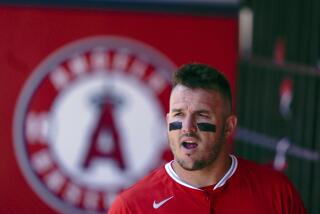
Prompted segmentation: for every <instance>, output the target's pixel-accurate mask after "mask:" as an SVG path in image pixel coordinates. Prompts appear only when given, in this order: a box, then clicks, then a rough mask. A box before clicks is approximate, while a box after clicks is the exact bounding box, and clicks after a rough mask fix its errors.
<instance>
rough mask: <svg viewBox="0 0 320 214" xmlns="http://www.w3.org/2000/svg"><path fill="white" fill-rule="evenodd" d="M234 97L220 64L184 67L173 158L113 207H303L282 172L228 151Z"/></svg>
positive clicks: (172, 122)
mask: <svg viewBox="0 0 320 214" xmlns="http://www.w3.org/2000/svg"><path fill="white" fill-rule="evenodd" d="M231 100H232V98H231V91H230V86H229V83H228V81H227V80H226V78H225V77H224V75H222V74H221V73H220V72H218V71H217V70H215V69H213V68H211V67H209V66H207V65H203V64H187V65H184V66H183V67H181V68H180V69H179V70H178V71H177V72H176V73H175V75H174V85H173V90H172V92H171V96H170V111H169V113H168V114H167V123H168V137H169V144H170V148H171V151H172V152H173V155H174V160H173V161H171V162H170V163H167V164H166V165H165V166H162V167H160V168H159V169H156V170H155V171H153V172H152V173H151V174H150V175H148V176H146V177H145V178H144V179H142V180H141V181H139V182H138V183H137V184H135V185H134V186H132V187H131V188H129V189H128V190H127V191H125V192H123V193H122V194H120V196H118V197H117V199H116V200H115V202H114V203H113V205H112V207H111V208H110V210H109V213H110V214H115V213H117V214H122V213H167V214H170V213H183V214H189V213H190V214H191V213H218V214H224V213H237V214H239V213H240V214H241V213H245V214H256V213H259V214H264V213H265V214H271V213H272V214H274V213H284V214H286V213H294V214H300V213H305V210H304V207H303V204H302V202H301V200H300V198H299V196H298V194H297V192H296V191H295V189H294V188H293V186H292V184H291V183H290V182H289V181H288V179H287V178H286V177H285V176H284V175H282V174H280V173H278V172H276V171H274V170H272V169H269V168H267V167H263V166H259V165H257V164H255V163H253V162H250V161H247V160H244V159H241V158H238V157H235V156H234V155H231V154H229V151H230V149H229V148H228V146H229V144H228V143H226V140H227V138H228V137H229V136H230V135H231V134H232V132H233V131H234V129H235V127H236V124H237V118H236V116H235V115H233V114H232V102H231Z"/></svg>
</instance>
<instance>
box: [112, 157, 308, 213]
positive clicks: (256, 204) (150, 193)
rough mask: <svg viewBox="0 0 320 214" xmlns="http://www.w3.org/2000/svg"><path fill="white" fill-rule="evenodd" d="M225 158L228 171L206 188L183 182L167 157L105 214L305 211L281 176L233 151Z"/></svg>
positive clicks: (297, 197)
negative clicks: (162, 163) (161, 164)
mask: <svg viewBox="0 0 320 214" xmlns="http://www.w3.org/2000/svg"><path fill="white" fill-rule="evenodd" d="M231 158H232V164H231V167H230V169H229V170H228V172H227V173H226V174H225V175H224V177H223V178H222V179H221V180H220V181H219V182H218V183H217V184H216V185H214V186H212V187H210V188H208V187H205V188H196V187H193V186H191V185H190V184H187V183H185V182H184V181H182V180H181V179H180V178H179V177H178V175H177V174H176V173H175V172H174V170H173V168H172V162H170V163H167V164H166V165H165V166H162V167H160V168H159V169H156V170H155V171H153V172H152V173H151V174H150V175H148V176H146V177H145V178H144V179H142V180H141V181H139V182H138V183H136V184H135V185H134V186H132V187H131V188H129V189H128V190H126V191H125V192H123V193H121V194H120V195H119V196H118V197H117V198H116V200H115V202H114V203H113V204H112V206H111V208H110V210H109V214H124V213H126V214H129V213H134V214H137V213H143V214H144V213H165V214H170V213H175V214H176V213H183V214H189V213H190V214H194V213H208V214H211V213H218V214H229V213H230V214H231V213H232V214H234V213H237V214H241V213H243V214H257V213H259V214H264V213H265V214H270V213H272V214H277V213H279V214H280V213H281V214H289V213H290V214H303V213H306V211H305V209H304V206H303V203H302V201H301V200H300V197H299V195H298V193H297V192H296V191H295V189H294V187H293V185H292V184H291V182H290V181H289V180H288V179H287V177H286V176H285V175H283V174H281V173H279V172H277V171H275V170H273V169H270V168H268V167H265V166H260V165H258V164H256V163H253V162H251V161H248V160H244V159H241V158H236V157H235V156H233V155H231Z"/></svg>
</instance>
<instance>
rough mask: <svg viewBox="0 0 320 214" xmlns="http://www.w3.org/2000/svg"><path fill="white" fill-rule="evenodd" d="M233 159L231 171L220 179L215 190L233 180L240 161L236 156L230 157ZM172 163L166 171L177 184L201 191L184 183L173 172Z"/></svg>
mask: <svg viewBox="0 0 320 214" xmlns="http://www.w3.org/2000/svg"><path fill="white" fill-rule="evenodd" d="M230 157H231V166H230V168H229V170H228V171H227V172H226V174H225V175H224V176H223V177H222V178H221V179H220V181H219V182H218V183H217V184H216V185H215V186H214V188H213V189H214V190H215V189H217V188H219V187H222V186H223V185H224V184H225V183H226V181H227V180H228V179H229V178H231V176H232V175H233V174H234V172H235V171H236V169H237V167H238V160H237V158H236V157H235V156H234V155H230ZM172 162H173V160H172V161H170V162H169V163H167V164H166V165H165V169H166V172H167V173H168V175H169V176H170V177H171V178H172V179H173V180H174V181H175V182H177V183H179V184H181V185H183V186H186V187H189V188H191V189H197V190H201V189H199V188H197V187H194V186H192V185H190V184H188V183H186V182H184V181H183V180H182V179H181V178H180V177H179V176H178V175H177V174H176V172H175V171H174V170H173V168H172Z"/></svg>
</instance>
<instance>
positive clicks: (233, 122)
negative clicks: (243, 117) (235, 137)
mask: <svg viewBox="0 0 320 214" xmlns="http://www.w3.org/2000/svg"><path fill="white" fill-rule="evenodd" d="M237 121H238V118H237V117H236V116H235V115H230V116H229V117H228V118H227V119H226V123H225V129H224V132H225V136H226V137H229V136H230V135H231V134H232V133H233V132H234V130H235V128H236V126H237Z"/></svg>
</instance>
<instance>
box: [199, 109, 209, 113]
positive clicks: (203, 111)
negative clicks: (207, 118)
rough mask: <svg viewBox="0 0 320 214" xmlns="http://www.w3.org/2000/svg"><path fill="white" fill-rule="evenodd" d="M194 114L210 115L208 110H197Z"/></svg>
mask: <svg viewBox="0 0 320 214" xmlns="http://www.w3.org/2000/svg"><path fill="white" fill-rule="evenodd" d="M196 113H198V114H200V113H205V114H210V111H209V110H205V109H201V110H197V111H196Z"/></svg>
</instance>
